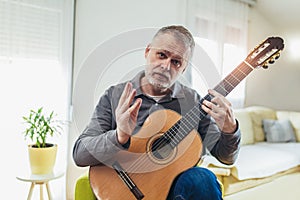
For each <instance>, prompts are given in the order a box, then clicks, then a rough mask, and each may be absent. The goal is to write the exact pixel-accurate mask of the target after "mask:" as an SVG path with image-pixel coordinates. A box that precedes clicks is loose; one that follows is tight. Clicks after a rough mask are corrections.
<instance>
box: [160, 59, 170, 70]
mask: <svg viewBox="0 0 300 200" xmlns="http://www.w3.org/2000/svg"><path fill="white" fill-rule="evenodd" d="M161 67H162V68H164V70H166V71H170V69H171V59H165V60H164V62H163V63H162V64H161Z"/></svg>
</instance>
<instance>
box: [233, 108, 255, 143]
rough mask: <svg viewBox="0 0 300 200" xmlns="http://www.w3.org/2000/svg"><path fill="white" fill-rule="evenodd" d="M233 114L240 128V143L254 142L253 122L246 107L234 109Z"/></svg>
mask: <svg viewBox="0 0 300 200" xmlns="http://www.w3.org/2000/svg"><path fill="white" fill-rule="evenodd" d="M234 115H235V117H236V119H237V120H238V121H239V127H240V130H241V135H242V137H241V144H242V145H246V144H253V143H254V132H253V128H252V126H253V123H252V120H251V117H250V114H249V112H248V111H247V110H246V109H235V110H234Z"/></svg>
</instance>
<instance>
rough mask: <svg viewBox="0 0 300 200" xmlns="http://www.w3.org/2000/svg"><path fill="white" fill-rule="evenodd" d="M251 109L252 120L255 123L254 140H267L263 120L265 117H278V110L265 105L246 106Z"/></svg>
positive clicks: (248, 109)
mask: <svg viewBox="0 0 300 200" xmlns="http://www.w3.org/2000/svg"><path fill="white" fill-rule="evenodd" d="M246 110H247V111H249V114H250V117H251V121H252V124H253V132H254V141H255V142H263V141H265V133H264V130H263V125H262V120H263V119H274V120H276V119H277V116H276V111H275V110H273V109H271V108H267V107H264V106H251V107H248V108H246Z"/></svg>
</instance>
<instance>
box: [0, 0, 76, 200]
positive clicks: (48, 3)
mask: <svg viewBox="0 0 300 200" xmlns="http://www.w3.org/2000/svg"><path fill="white" fill-rule="evenodd" d="M72 6H73V1H72V0H0V91H1V104H0V110H1V114H0V121H1V138H2V145H1V146H0V151H1V155H2V159H1V160H2V162H1V163H2V164H1V172H2V173H3V176H4V177H3V180H5V184H6V188H7V189H6V190H3V191H2V194H1V195H2V196H3V197H9V199H25V198H26V196H27V193H28V191H29V186H30V184H29V183H25V182H21V181H19V180H17V179H16V176H17V175H20V174H26V173H30V169H29V162H28V154H27V144H28V143H31V141H29V140H28V141H27V140H24V135H23V131H24V130H25V124H24V123H23V121H22V116H27V115H28V114H29V110H30V109H37V108H39V107H44V110H45V111H46V112H48V113H49V114H50V111H52V110H53V111H54V112H55V113H57V114H58V118H59V119H61V120H64V121H65V120H67V118H68V104H69V100H68V99H69V96H70V94H69V93H70V92H69V91H70V79H71V77H70V75H68V74H71V73H70V71H71V55H72V45H71V44H72V24H73V22H72V17H73V15H72V12H73V8H72ZM65 128H66V129H65V130H66V131H65V134H64V135H62V136H58V137H57V138H53V142H55V143H58V145H59V147H58V156H57V162H56V168H55V169H56V170H60V171H61V170H62V171H63V170H65V168H66V150H67V149H66V144H67V141H66V138H67V127H65ZM49 139H50V138H49ZM50 142H51V139H50ZM50 187H53V188H52V189H51V190H52V192H53V196H54V198H56V199H64V198H65V181H64V179H63V178H61V179H60V180H57V182H53V183H51V182H50ZM11 191H17V192H11ZM54 191H55V192H54ZM38 192H39V190H38V189H37V188H36V189H35V191H34V194H33V198H35V197H34V196H37V197H38V195H39V193H38Z"/></svg>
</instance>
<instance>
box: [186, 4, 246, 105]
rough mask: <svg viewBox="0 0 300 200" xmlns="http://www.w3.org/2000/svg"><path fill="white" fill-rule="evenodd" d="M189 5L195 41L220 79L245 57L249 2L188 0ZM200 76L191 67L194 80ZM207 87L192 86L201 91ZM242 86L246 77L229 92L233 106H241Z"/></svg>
mask: <svg viewBox="0 0 300 200" xmlns="http://www.w3.org/2000/svg"><path fill="white" fill-rule="evenodd" d="M189 9H190V10H191V15H192V16H190V17H189V19H190V22H191V23H192V25H191V26H192V27H193V30H194V35H195V36H196V44H198V45H200V46H201V47H202V48H203V49H204V50H205V51H206V52H207V54H208V56H209V57H210V59H211V60H212V62H213V63H214V66H215V68H216V70H215V71H216V73H218V74H216V76H219V77H220V80H219V81H221V79H223V78H225V77H226V76H227V75H228V74H229V73H230V72H231V71H232V70H233V69H234V68H236V67H237V66H238V65H239V64H240V63H241V62H242V61H243V60H244V59H245V58H246V50H247V45H246V44H247V30H248V29H247V23H248V20H247V18H248V17H247V15H248V5H247V4H246V3H243V2H240V1H233V0H218V1H216V0H199V1H193V0H191V1H190V5H189ZM198 71H199V70H198ZM201 78H203V77H200V76H199V73H197V70H195V69H192V82H193V84H194V83H196V82H197V81H198V80H199V79H201ZM207 87H208V86H207V85H204V86H201V87H199V84H198V86H195V88H196V89H198V90H200V91H204V90H207ZM244 88H245V81H242V82H241V83H240V84H239V85H238V86H237V87H236V88H235V89H234V90H233V91H232V92H231V93H230V94H229V95H228V99H229V100H230V101H231V102H232V103H233V107H234V108H238V107H242V106H243V102H244ZM202 93H203V92H202Z"/></svg>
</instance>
